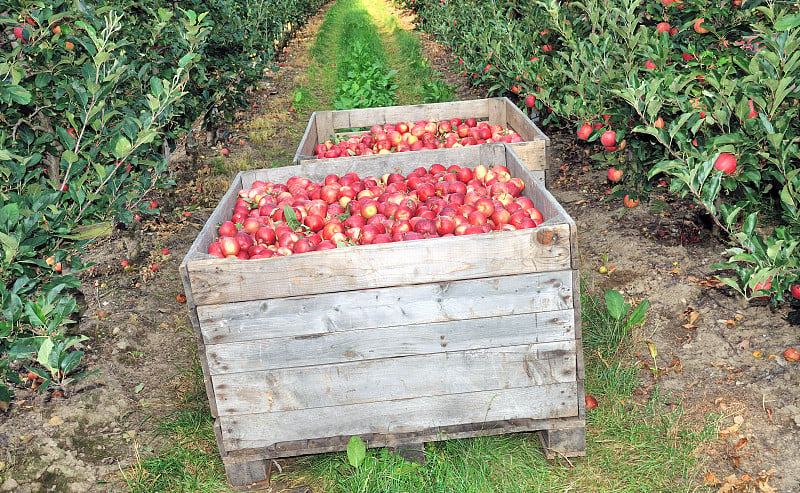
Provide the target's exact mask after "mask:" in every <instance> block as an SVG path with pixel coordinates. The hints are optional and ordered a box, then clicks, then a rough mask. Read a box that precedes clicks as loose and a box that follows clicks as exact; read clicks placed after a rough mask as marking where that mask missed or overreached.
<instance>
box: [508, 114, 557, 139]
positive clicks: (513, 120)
mask: <svg viewBox="0 0 800 493" xmlns="http://www.w3.org/2000/svg"><path fill="white" fill-rule="evenodd" d="M506 108H507V110H506V119H507V120H506V121H507V125H508V126H509V127H511V128H513V129H514V130H515V131H516V132H517V133H518V134H519V135H520V137H522V138H523V139H525V140H526V141H537V140H541V141H544V142H545V143H546V145H547V146H549V145H550V139H549V138H548V137H547V135H545V134H544V132H542V131H541V130H540V129H539V127H537V126H536V125H535V124H534V123H533V122H532V121H531V119H530V118H528V117H527V116H526V115H525V113H523V112H522V110H520V109H519V108H518V107H517V106H516V105H513V104H509V105H507V106H506Z"/></svg>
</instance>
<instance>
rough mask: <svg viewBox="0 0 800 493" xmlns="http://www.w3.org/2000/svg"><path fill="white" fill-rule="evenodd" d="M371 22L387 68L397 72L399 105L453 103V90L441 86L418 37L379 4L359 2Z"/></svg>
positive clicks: (366, 0) (376, 1) (367, 0)
mask: <svg viewBox="0 0 800 493" xmlns="http://www.w3.org/2000/svg"><path fill="white" fill-rule="evenodd" d="M361 1H362V3H363V4H364V6H365V7H366V9H367V11H368V12H369V13H370V15H371V16H372V18H373V19H374V21H375V23H376V25H377V26H378V30H379V32H380V34H381V38H382V39H383V40H384V41H383V47H384V52H385V53H386V59H387V61H388V64H389V65H390V66H391V67H392V68H394V69H396V70H398V72H399V73H398V75H397V80H398V82H399V83H398V86H399V87H398V89H397V99H398V104H401V105H407V104H419V103H438V102H443V101H452V100H453V97H454V94H455V93H454V91H453V88H452V87H450V86H449V85H447V83H446V82H444V78H443V76H442V74H441V73H439V72H438V71H436V70H434V69H433V68H432V67H431V65H430V62H429V61H428V60H427V59H426V58H425V57H424V55H423V53H422V44H421V42H420V39H419V35H418V34H417V33H416V32H414V31H409V30H406V29H404V28H403V27H402V26H401V25H400V23H399V22H398V18H397V16H396V15H394V14H393V12H392V11H390V10H389V8H388V7H387V4H386V2H384V1H381V0H361Z"/></svg>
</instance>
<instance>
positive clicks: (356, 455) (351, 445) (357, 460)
mask: <svg viewBox="0 0 800 493" xmlns="http://www.w3.org/2000/svg"><path fill="white" fill-rule="evenodd" d="M366 457H367V446H366V444H364V441H363V440H362V439H361V437H359V436H352V437H350V440H349V441H348V442H347V462H349V463H350V465H351V466H353V467H356V468H357V467H360V466H361V464H363V463H364V459H365V458H366Z"/></svg>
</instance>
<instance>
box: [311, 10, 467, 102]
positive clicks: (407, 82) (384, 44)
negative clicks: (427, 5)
mask: <svg viewBox="0 0 800 493" xmlns="http://www.w3.org/2000/svg"><path fill="white" fill-rule="evenodd" d="M310 56H311V58H312V60H313V61H314V63H313V65H312V68H311V69H310V71H309V79H310V80H313V81H314V83H315V86H318V87H316V89H317V90H318V91H319V93H321V94H327V95H331V96H333V95H335V94H337V91H338V92H341V91H342V88H343V87H344V86H348V85H350V86H351V85H352V84H351V83H350V82H349V78H350V75H349V72H351V71H353V69H354V68H357V70H355V71H356V72H358V73H359V74H361V75H362V76H363V74H364V73H367V72H369V75H368V76H367V77H364V78H365V79H366V80H361V81H359V83H360V84H362V85H363V84H364V83H369V82H374V81H377V82H378V85H379V86H380V90H383V88H384V87H388V88H391V82H390V83H388V84H387V83H386V82H385V81H383V80H382V78H381V77H380V76H379V75H377V74H376V73H374V72H375V71H373V70H372V64H373V63H375V64H377V65H378V67H379V70H380V71H381V72H383V73H386V72H387V71H389V70H396V71H397V75H395V76H393V77H392V78H391V80H392V81H393V82H394V83H395V84H396V85H397V88H396V95H395V97H396V99H393V100H391V101H390V100H387V99H383V98H379V97H376V98H374V99H373V100H369V97H367V98H366V99H367V101H366V102H365V103H364V104H362V105H361V106H355V105H353V107H368V106H376V105H386V104H417V103H431V102H440V101H451V100H452V99H453V97H454V91H453V88H451V87H450V86H448V85H447V84H446V83H445V82H444V80H443V77H442V75H441V74H440V73H438V72H437V71H435V70H434V69H433V68H432V67H431V66H430V63H429V62H428V61H427V60H426V59H425V58H424V56H423V54H422V48H421V43H420V40H419V36H418V34H417V33H415V32H411V31H407V30H405V29H403V28H402V27H401V26H400V25H399V23H398V20H397V17H396V16H395V15H393V13H392V12H391V11H390V10H389V8H388V7H387V5H386V3H385V2H383V1H380V0H340V1H338V2H337V3H336V4H335V5H334V6H333V7H331V9H330V10H329V12H328V15H327V16H326V18H325V21H324V22H323V24H322V27H321V28H320V31H319V33H318V34H317V38H316V41H315V43H314V45H313V46H312V48H311V50H310ZM305 92H306V91H303V93H305ZM333 106H334V105H330V106H329V107H327V108H326V107H324V106H320V107H318V109H330V108H331V107H333Z"/></svg>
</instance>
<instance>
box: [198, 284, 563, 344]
mask: <svg viewBox="0 0 800 493" xmlns="http://www.w3.org/2000/svg"><path fill="white" fill-rule="evenodd" d="M573 275H574V273H573V272H572V271H557V272H551V273H543V274H523V275H519V276H505V277H489V278H484V279H467V280H463V281H453V282H445V283H430V284H421V285H416V286H400V287H390V288H378V289H364V290H359V291H348V292H345V293H325V294H319V295H314V296H299V297H294V298H281V299H275V300H256V301H248V302H243V303H227V304H224V305H206V306H201V307H199V308H198V315H199V317H200V326H201V329H202V335H203V340H204V342H205V343H206V344H222V343H233V342H239V341H252V340H259V339H270V338H275V337H305V336H310V335H320V334H326V333H332V332H339V331H345V330H354V329H370V328H376V327H393V326H398V325H413V324H423V323H434V322H446V321H458V320H464V319H469V318H486V317H499V316H503V315H515V314H525V313H542V316H543V317H546V316H547V313H549V312H553V311H556V310H572V305H573V299H572V298H573V296H574V294H573V293H574V292H573V290H572V289H573V280H572V276H573Z"/></svg>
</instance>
